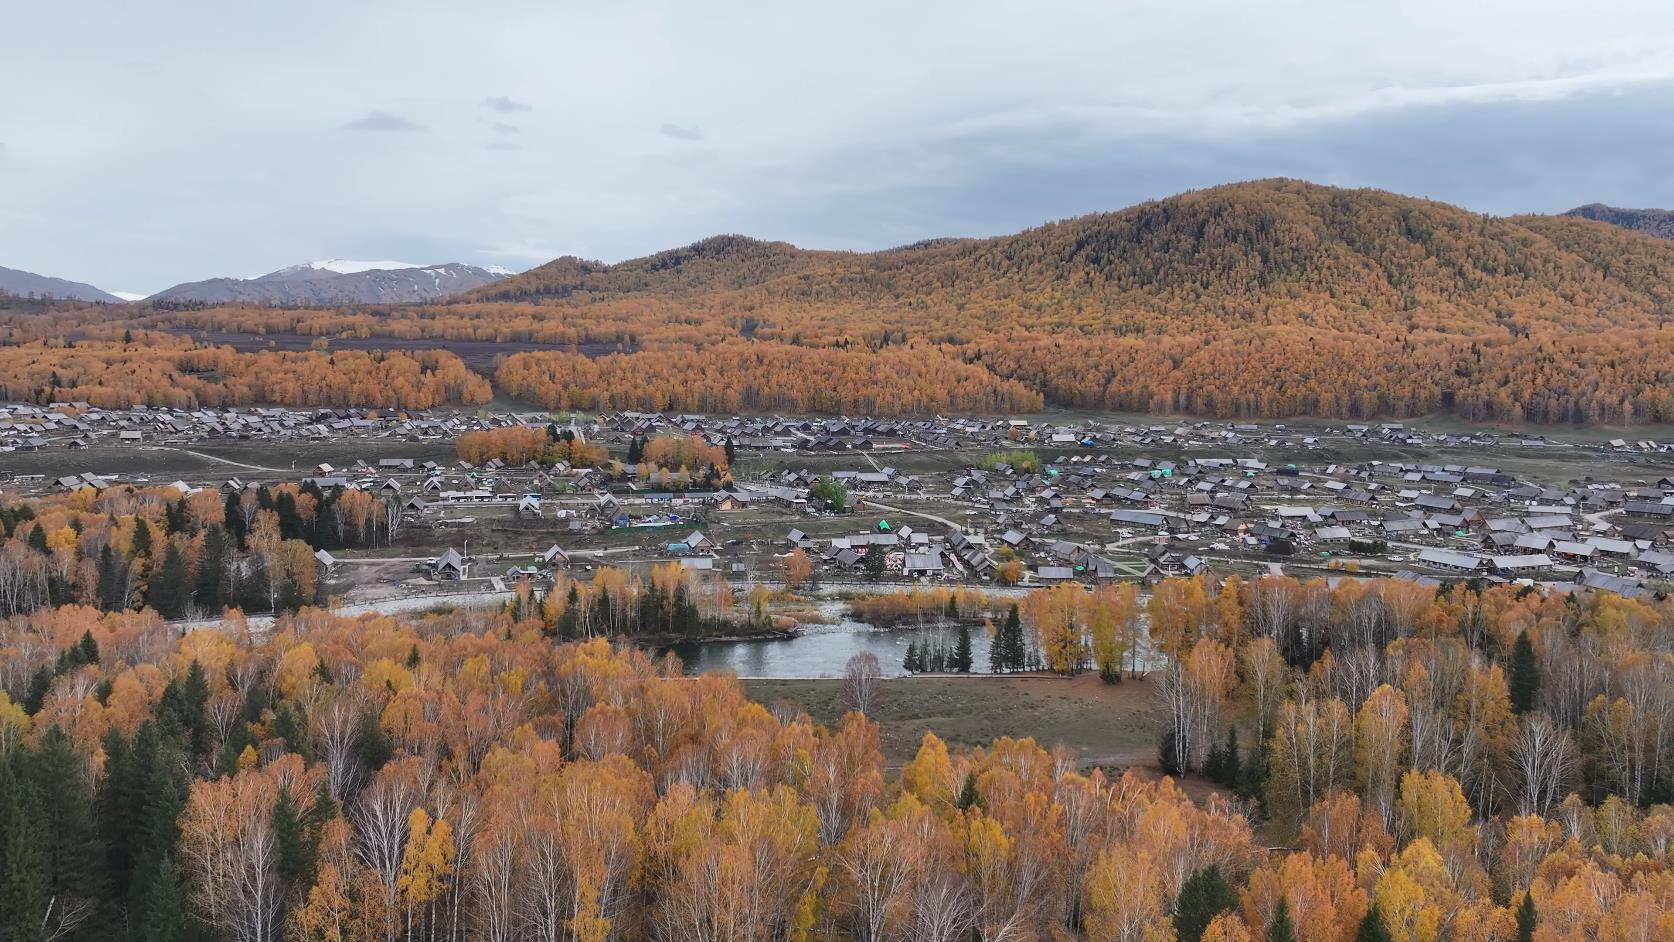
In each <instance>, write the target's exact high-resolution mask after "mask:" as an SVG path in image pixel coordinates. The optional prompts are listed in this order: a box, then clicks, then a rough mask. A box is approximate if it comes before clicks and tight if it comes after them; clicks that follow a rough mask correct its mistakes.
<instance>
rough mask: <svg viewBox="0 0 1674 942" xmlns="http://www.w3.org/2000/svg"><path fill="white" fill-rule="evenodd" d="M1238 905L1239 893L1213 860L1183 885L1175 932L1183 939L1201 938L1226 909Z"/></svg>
mask: <svg viewBox="0 0 1674 942" xmlns="http://www.w3.org/2000/svg"><path fill="white" fill-rule="evenodd" d="M1237 906H1238V895H1237V894H1236V893H1234V892H1233V890H1232V886H1231V885H1230V884H1228V883H1227V882H1226V877H1224V876H1222V875H1221V868H1220V867H1217V866H1215V865H1213V864H1211V865H1209V866H1207V867H1204V868H1203V869H1202V870H1198V871H1196V872H1194V873H1193V874H1192V875H1191V876H1189V877H1187V878H1186V882H1185V883H1183V884H1181V886H1180V895H1179V897H1178V898H1177V899H1175V901H1174V932H1175V935H1176V936H1177V937H1178V939H1179V942H1200V940H1201V939H1202V938H1203V930H1205V929H1207V928H1209V923H1211V922H1213V921H1214V919H1215V917H1216V916H1218V915H1220V914H1221V913H1224V912H1229V911H1231V910H1233V909H1235V908H1236V907H1237Z"/></svg>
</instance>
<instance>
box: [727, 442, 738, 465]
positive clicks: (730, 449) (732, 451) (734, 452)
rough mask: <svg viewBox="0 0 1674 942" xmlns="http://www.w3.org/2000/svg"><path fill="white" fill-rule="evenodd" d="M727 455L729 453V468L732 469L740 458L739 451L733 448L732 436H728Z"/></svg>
mask: <svg viewBox="0 0 1674 942" xmlns="http://www.w3.org/2000/svg"><path fill="white" fill-rule="evenodd" d="M726 453H727V467H729V468H730V467H732V463H733V461H734V460H736V459H737V458H738V449H737V448H735V447H733V444H732V436H731V435H728V436H727V452H726Z"/></svg>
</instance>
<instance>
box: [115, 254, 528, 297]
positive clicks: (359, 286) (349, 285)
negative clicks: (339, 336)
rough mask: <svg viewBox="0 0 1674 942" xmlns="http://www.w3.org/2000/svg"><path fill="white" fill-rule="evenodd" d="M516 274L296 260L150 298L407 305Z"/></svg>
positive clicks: (338, 260)
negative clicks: (260, 272) (250, 274)
mask: <svg viewBox="0 0 1674 942" xmlns="http://www.w3.org/2000/svg"><path fill="white" fill-rule="evenodd" d="M510 274H512V273H511V272H509V271H506V270H505V269H503V268H498V267H496V268H480V267H478V266H476V265H465V264H461V263H459V262H448V263H446V264H442V265H410V264H408V263H406V262H387V261H386V262H368V261H355V260H352V259H342V258H333V259H326V260H324V261H319V262H305V263H303V264H301V265H291V266H289V267H286V268H281V269H279V270H278V271H273V272H268V273H267V274H265V275H258V276H256V277H254V278H212V279H210V280H208V281H193V282H188V283H186V284H182V285H175V286H174V287H172V288H169V289H167V290H165V291H159V292H157V293H156V294H154V295H151V296H150V297H149V298H148V299H147V300H150V301H200V302H204V303H208V304H228V303H234V304H274V305H308V304H404V303H410V302H414V301H433V300H435V299H437V298H441V297H446V296H447V295H450V294H458V293H459V292H461V291H469V290H471V289H472V288H480V287H482V286H483V285H486V284H490V283H493V282H495V281H499V280H500V279H501V278H504V277H506V276H507V275H510Z"/></svg>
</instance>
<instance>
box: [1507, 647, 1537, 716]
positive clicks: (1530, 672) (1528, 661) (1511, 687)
mask: <svg viewBox="0 0 1674 942" xmlns="http://www.w3.org/2000/svg"><path fill="white" fill-rule="evenodd" d="M1507 674H1508V676H1507V677H1506V688H1507V692H1508V693H1510V695H1511V711H1512V712H1513V713H1527V712H1528V711H1530V710H1532V709H1534V705H1535V697H1536V695H1538V694H1539V692H1540V662H1539V661H1538V660H1536V659H1535V650H1534V643H1533V642H1531V641H1530V640H1529V632H1528V631H1527V630H1526V629H1525V630H1523V631H1520V632H1518V633H1517V641H1516V643H1515V644H1513V645H1512V646H1511V663H1510V664H1509V665H1508V670H1507Z"/></svg>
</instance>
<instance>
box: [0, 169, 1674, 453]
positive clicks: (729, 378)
mask: <svg viewBox="0 0 1674 942" xmlns="http://www.w3.org/2000/svg"><path fill="white" fill-rule="evenodd" d="M1671 286H1674V243H1671V242H1669V241H1668V240H1662V239H1657V238H1655V237H1653V236H1650V235H1645V234H1641V233H1634V232H1628V231H1625V230H1621V229H1617V228H1615V227H1612V226H1610V225H1608V224H1606V223H1602V222H1595V221H1592V220H1588V219H1582V218H1577V217H1548V216H1523V217H1509V218H1496V217H1487V216H1481V215H1477V214H1473V213H1469V212H1466V211H1463V210H1460V209H1457V208H1455V207H1451V206H1447V205H1445V204H1440V203H1434V202H1428V201H1423V200H1417V199H1410V198H1406V197H1401V196H1396V195H1393V194H1389V193H1384V192H1379V191H1370V190H1355V191H1350V190H1340V189H1335V188H1330V187H1321V186H1314V185H1311V184H1306V183H1301V182H1295V181H1283V180H1276V181H1260V182H1254V183H1243V184H1234V185H1230V186H1224V187H1218V188H1214V189H1209V190H1203V191H1196V192H1191V193H1187V194H1183V195H1180V196H1176V197H1172V198H1169V199H1165V200H1160V201H1156V202H1151V203H1145V204H1142V205H1139V206H1135V207H1132V208H1130V209H1126V210H1123V211H1121V212H1117V213H1110V214H1102V215H1093V216H1085V217H1081V218H1078V219H1072V220H1067V221H1064V222H1059V223H1053V224H1050V225H1046V226H1042V227H1040V228H1037V229H1032V230H1029V231H1026V232H1023V233H1020V234H1017V235H1013V236H1004V237H999V238H991V239H945V240H936V241H932V242H928V243H921V244H917V245H912V246H906V247H903V248H899V249H893V250H889V251H884V252H875V253H869V254H860V253H846V252H828V251H811V250H803V249H797V248H795V247H792V246H789V245H785V244H783V243H767V242H759V241H756V240H752V239H748V238H744V237H740V236H723V237H717V238H712V239H708V240H705V241H702V242H698V243H696V244H693V245H691V246H688V247H686V248H682V249H677V250H673V251H669V252H664V253H660V254H658V255H653V256H650V257H647V258H643V259H637V260H632V261H627V262H622V263H620V264H615V265H604V264H600V263H591V262H584V261H580V260H577V259H574V258H563V259H559V260H557V261H554V262H551V263H549V264H547V265H543V266H541V267H539V268H536V269H533V270H532V271H529V272H527V273H525V274H523V275H519V276H515V277H511V278H507V279H505V280H503V281H499V282H495V283H494V284H491V285H488V286H486V287H484V288H480V289H477V290H476V291H474V292H471V293H468V294H466V295H461V296H457V297H455V298H453V299H451V300H450V301H448V302H445V303H435V304H426V305H398V306H367V307H360V308H354V307H349V308H331V309H322V308H263V307H206V306H203V305H196V304H166V303H161V302H159V303H158V304H156V305H135V306H129V307H124V308H121V309H116V310H110V309H105V308H80V309H77V308H74V307H73V306H72V307H68V308H62V307H61V308H53V309H51V310H50V312H48V313H44V314H43V313H42V312H41V311H40V310H39V309H37V308H17V309H14V310H5V311H0V336H3V337H4V339H5V345H4V346H3V347H0V395H4V396H5V397H6V398H11V399H23V400H31V401H41V402H44V401H54V400H58V401H78V400H81V401H88V402H92V403H95V404H98V405H105V406H116V405H131V404H152V405H168V406H189V405H197V404H245V403H254V402H271V403H279V404H289V405H302V406H346V405H364V406H373V407H397V408H426V407H431V406H437V405H452V406H473V405H477V404H480V403H483V402H486V401H488V399H489V398H490V397H491V395H492V394H493V392H494V390H495V389H496V388H497V389H498V390H499V391H501V392H503V393H505V394H506V395H509V396H511V397H514V398H516V399H518V400H522V401H525V402H528V403H532V404H535V405H538V406H541V407H545V408H554V409H572V408H573V409H585V410H609V409H643V410H656V411H667V410H679V411H709V412H786V413H796V412H803V413H806V412H849V413H867V414H880V415H883V414H887V415H914V414H929V413H936V412H944V413H946V412H965V413H1006V412H1032V411H1038V410H1040V409H1042V408H1043V407H1049V406H1063V407H1076V408H1088V409H1104V410H1119V411H1134V412H1155V413H1165V414H1188V415H1200V416H1211V417H1222V418H1232V417H1237V418H1253V417H1285V416H1319V417H1333V418H1373V417H1403V416H1416V415H1423V414H1430V413H1438V412H1445V413H1452V414H1455V415H1457V416H1459V417H1461V418H1464V419H1467V420H1473V421H1486V420H1494V421H1528V422H1535V423H1589V422H1593V423H1596V422H1602V423H1611V424H1632V423H1639V422H1661V421H1670V420H1674V392H1671V390H1674V375H1671V373H1670V370H1671V369H1674V367H1671V366H1670V364H1671V363H1674V339H1671V338H1674V328H1670V326H1669V324H1668V321H1669V317H1670V313H1671V305H1674V296H1671V294H1674V287H1671ZM229 333H233V334H238V335H240V336H247V337H252V338H256V339H257V341H258V343H257V344H255V345H253V346H252V345H245V346H242V347H236V348H235V347H234V346H229V345H225V344H221V343H218V342H216V341H215V340H214V339H212V338H213V337H219V336H224V335H227V334H229ZM277 335H284V336H291V337H304V338H312V339H313V341H314V343H313V348H312V349H308V350H303V351H290V352H281V351H278V350H273V349H263V348H262V347H261V346H260V344H259V338H261V337H262V336H277ZM373 339H383V340H387V341H388V344H387V348H386V349H382V350H370V351H369V350H366V349H361V348H360V345H361V344H363V343H364V342H366V341H369V340H373ZM334 340H335V341H338V342H339V343H341V342H343V341H346V340H353V341H355V342H356V344H357V349H355V350H336V349H333V346H332V344H333V341H334ZM462 340H470V341H489V342H494V343H497V344H499V345H502V346H503V347H504V354H503V355H501V356H498V357H495V358H494V362H492V363H482V364H476V365H474V366H472V367H467V366H466V365H464V363H462V362H461V361H460V360H459V359H458V358H457V357H456V356H454V355H453V354H452V353H449V352H447V347H448V343H449V341H462Z"/></svg>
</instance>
